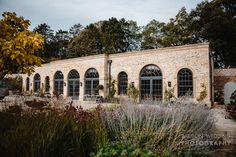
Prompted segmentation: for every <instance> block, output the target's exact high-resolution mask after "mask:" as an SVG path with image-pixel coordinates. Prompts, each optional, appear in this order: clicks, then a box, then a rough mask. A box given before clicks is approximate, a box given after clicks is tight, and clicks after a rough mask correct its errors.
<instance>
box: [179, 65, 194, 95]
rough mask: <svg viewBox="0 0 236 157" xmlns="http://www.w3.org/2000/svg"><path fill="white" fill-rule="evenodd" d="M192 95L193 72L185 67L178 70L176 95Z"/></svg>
mask: <svg viewBox="0 0 236 157" xmlns="http://www.w3.org/2000/svg"><path fill="white" fill-rule="evenodd" d="M192 95H193V73H192V71H191V70H189V69H187V68H183V69H181V70H180V71H179V72H178V97H181V96H192Z"/></svg>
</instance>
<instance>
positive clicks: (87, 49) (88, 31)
mask: <svg viewBox="0 0 236 157" xmlns="http://www.w3.org/2000/svg"><path fill="white" fill-rule="evenodd" d="M69 50H70V56H71V57H77V56H87V55H92V54H101V53H102V41H101V32H100V30H99V28H98V27H96V26H95V25H94V24H90V25H89V26H87V27H86V28H85V29H84V30H83V31H82V32H81V33H80V34H79V35H78V36H77V37H75V38H74V39H73V40H72V42H71V43H70V44H69Z"/></svg>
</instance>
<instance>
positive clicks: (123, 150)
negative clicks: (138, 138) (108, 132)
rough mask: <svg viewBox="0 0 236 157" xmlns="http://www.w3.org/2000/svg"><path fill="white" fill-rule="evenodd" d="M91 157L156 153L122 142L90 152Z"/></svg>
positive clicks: (140, 156) (150, 156)
mask: <svg viewBox="0 0 236 157" xmlns="http://www.w3.org/2000/svg"><path fill="white" fill-rule="evenodd" d="M91 157H156V155H155V154H154V153H153V152H151V151H148V150H144V149H140V148H134V147H130V146H128V145H124V144H111V145H106V146H104V147H102V148H101V149H100V150H99V151H98V152H97V153H96V154H95V153H92V154H91Z"/></svg>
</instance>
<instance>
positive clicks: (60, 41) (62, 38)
mask: <svg viewBox="0 0 236 157" xmlns="http://www.w3.org/2000/svg"><path fill="white" fill-rule="evenodd" d="M69 41H70V36H69V33H68V31H64V30H61V29H60V30H58V31H57V32H56V34H55V36H54V39H53V44H54V46H55V51H56V52H57V56H56V57H61V58H68V53H69V50H68V44H69Z"/></svg>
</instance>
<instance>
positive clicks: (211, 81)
mask: <svg viewBox="0 0 236 157" xmlns="http://www.w3.org/2000/svg"><path fill="white" fill-rule="evenodd" d="M212 55H213V54H212V53H211V52H210V51H209V64H210V65H209V66H210V69H209V72H210V101H211V106H213V103H214V87H213V82H214V80H213V79H214V78H213V77H214V76H213V69H214V62H213V56H212Z"/></svg>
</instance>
